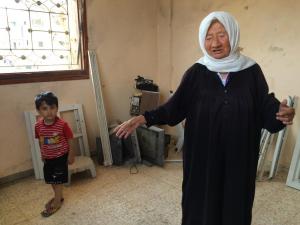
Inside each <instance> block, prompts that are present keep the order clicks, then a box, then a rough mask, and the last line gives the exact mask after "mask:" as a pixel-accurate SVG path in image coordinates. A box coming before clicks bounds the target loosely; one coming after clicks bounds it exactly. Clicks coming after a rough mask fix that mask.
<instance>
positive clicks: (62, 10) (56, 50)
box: [0, 0, 88, 84]
mask: <svg viewBox="0 0 300 225" xmlns="http://www.w3.org/2000/svg"><path fill="white" fill-rule="evenodd" d="M85 12H86V10H85V0H39V1H38V0H6V1H0V84H11V83H26V82H41V81H54V80H70V79H84V78H88V59H87V29H86V27H87V26H86V14H85Z"/></svg>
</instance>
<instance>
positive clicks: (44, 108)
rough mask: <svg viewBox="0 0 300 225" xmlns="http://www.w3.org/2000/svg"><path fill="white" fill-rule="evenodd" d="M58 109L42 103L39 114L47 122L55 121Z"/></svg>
mask: <svg viewBox="0 0 300 225" xmlns="http://www.w3.org/2000/svg"><path fill="white" fill-rule="evenodd" d="M57 111H58V108H57V106H56V105H47V104H46V102H42V104H41V106H40V108H39V110H38V113H39V114H40V116H42V117H43V118H44V119H45V120H47V121H54V120H55V117H56V115H57Z"/></svg>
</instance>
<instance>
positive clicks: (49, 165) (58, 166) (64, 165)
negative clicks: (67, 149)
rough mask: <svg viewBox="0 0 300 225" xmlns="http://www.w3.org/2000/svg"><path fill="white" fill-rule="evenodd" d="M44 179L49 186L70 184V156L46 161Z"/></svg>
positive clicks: (66, 155)
mask: <svg viewBox="0 0 300 225" xmlns="http://www.w3.org/2000/svg"><path fill="white" fill-rule="evenodd" d="M44 178H45V182H46V183H47V184H63V183H68V154H65V155H62V156H60V157H57V158H53V159H45V161H44Z"/></svg>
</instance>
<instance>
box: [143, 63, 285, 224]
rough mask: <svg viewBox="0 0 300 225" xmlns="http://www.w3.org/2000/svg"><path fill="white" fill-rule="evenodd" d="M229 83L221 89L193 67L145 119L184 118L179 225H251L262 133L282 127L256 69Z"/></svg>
mask: <svg viewBox="0 0 300 225" xmlns="http://www.w3.org/2000/svg"><path fill="white" fill-rule="evenodd" d="M228 79H229V80H228V82H227V84H226V86H225V87H224V85H223V84H222V82H221V80H220V78H219V77H218V75H217V73H215V72H212V71H209V70H208V69H207V68H206V67H205V66H203V65H201V64H194V65H193V66H192V67H191V68H190V69H189V70H188V71H187V72H186V73H185V75H184V76H183V79H182V81H181V84H180V86H179V87H178V89H177V91H176V92H175V93H174V95H173V96H172V98H170V100H169V101H168V102H167V103H165V104H164V105H162V106H160V107H159V108H157V109H156V110H153V111H150V112H146V113H145V115H144V116H145V118H146V121H147V125H148V126H151V125H154V124H169V125H175V124H178V123H179V122H181V121H182V120H183V119H186V123H185V137H184V147H183V185H182V192H183V195H182V213H183V215H182V225H250V224H251V211H252V205H253V200H254V193H255V177H256V167H257V161H258V153H259V140H260V133H261V129H262V128H266V129H268V130H269V131H270V132H278V131H279V130H281V129H282V128H283V127H284V125H283V124H282V123H281V122H280V121H278V120H276V116H275V114H276V112H278V109H279V104H280V102H279V101H278V100H277V99H276V98H275V97H274V95H273V94H269V93H268V91H269V90H268V86H267V83H266V81H265V78H264V75H263V73H262V71H261V69H260V67H259V65H257V64H255V65H253V66H251V67H250V68H247V69H245V70H242V71H239V72H231V73H230V74H229V78H228Z"/></svg>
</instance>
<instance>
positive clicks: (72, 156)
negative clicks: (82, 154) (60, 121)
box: [64, 123, 75, 164]
mask: <svg viewBox="0 0 300 225" xmlns="http://www.w3.org/2000/svg"><path fill="white" fill-rule="evenodd" d="M64 135H65V137H66V138H67V139H68V142H69V148H70V149H69V155H68V164H73V163H74V161H75V152H74V150H73V149H72V148H71V139H72V138H74V136H73V132H72V130H71V128H70V127H69V125H68V123H65V125H64Z"/></svg>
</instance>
